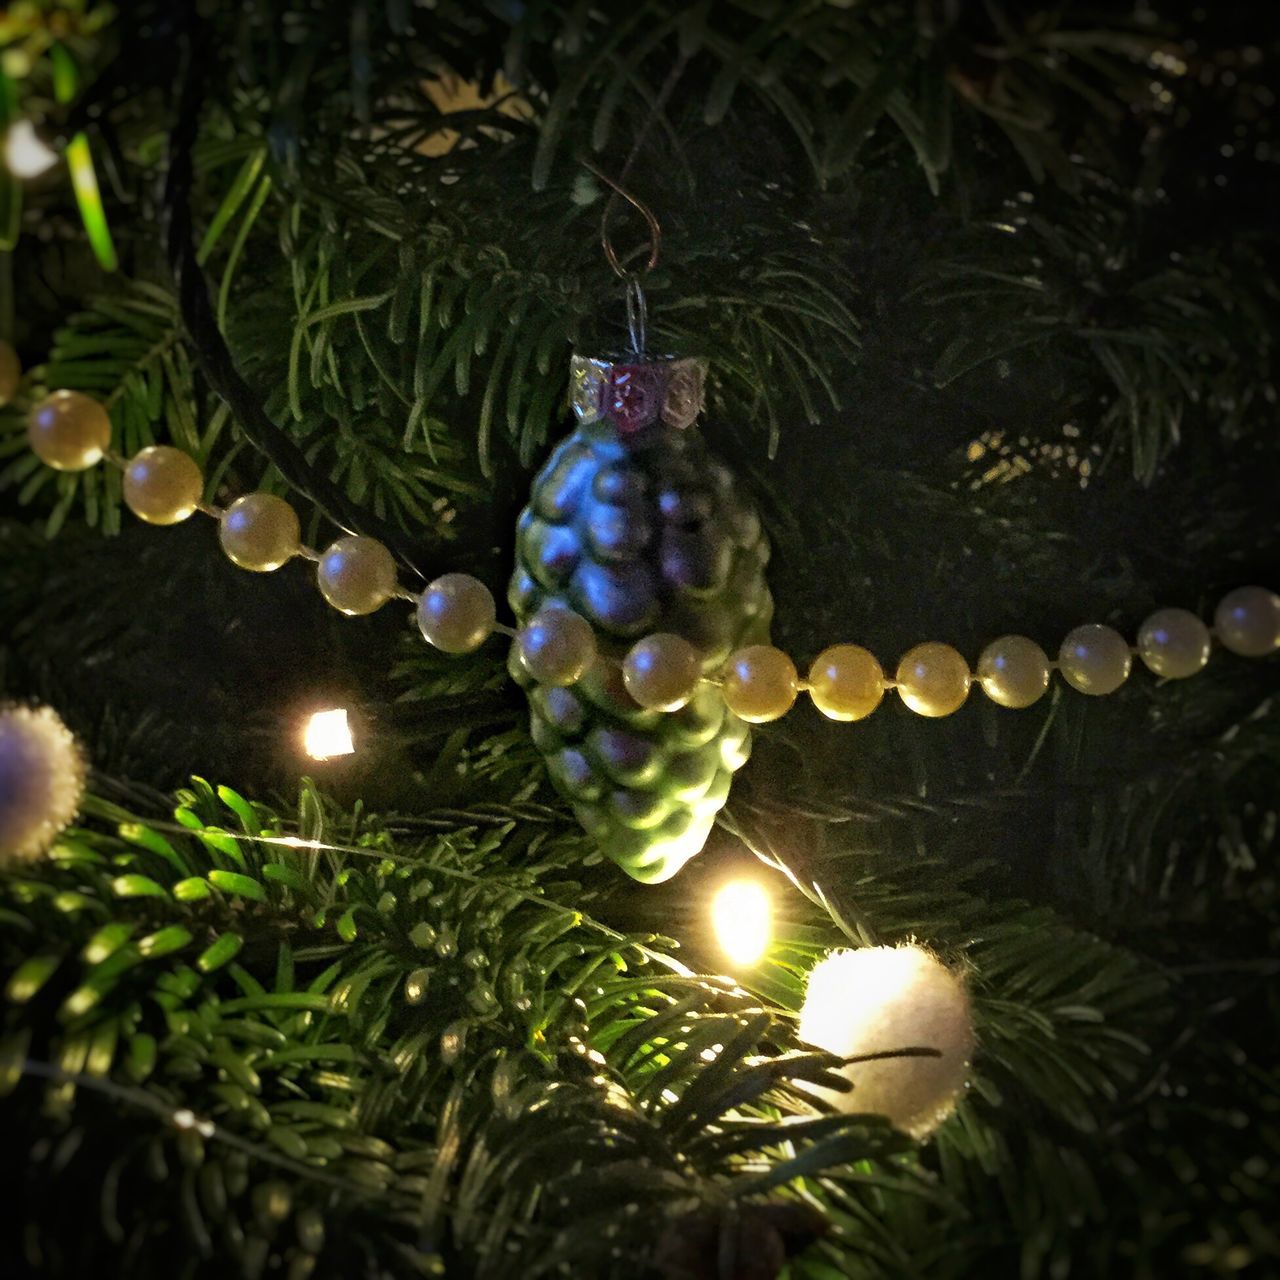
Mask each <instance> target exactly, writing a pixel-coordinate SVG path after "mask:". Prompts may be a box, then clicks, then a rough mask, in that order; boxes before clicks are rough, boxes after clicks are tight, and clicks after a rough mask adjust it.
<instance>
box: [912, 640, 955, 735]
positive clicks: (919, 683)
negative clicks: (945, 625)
mask: <svg viewBox="0 0 1280 1280" xmlns="http://www.w3.org/2000/svg"><path fill="white" fill-rule="evenodd" d="M972 680H973V677H972V676H971V675H970V673H969V664H968V663H967V662H966V661H965V660H964V656H963V655H962V654H961V653H960V652H959V651H958V650H956V649H953V648H952V647H951V646H950V645H949V644H941V643H939V642H938V641H937V640H926V641H925V642H924V644H918V645H916V647H915V648H914V649H910V650H908V651H907V653H906V654H905V656H904V657H903V659H902V661H901V662H899V663H898V671H897V681H898V696H899V697H900V698H901V699H902V701H903V702H905V703H906V704H907V706H908V707H910V708H911V710H912V711H914V712H915V713H916V714H917V715H922V716H932V717H935V718H936V717H938V716H949V715H950V714H951V713H952V712H953V711H958V710H959V709H960V708H961V707H962V706H964V701H965V699H966V698H967V697H968V696H969V685H970V683H971V682H972Z"/></svg>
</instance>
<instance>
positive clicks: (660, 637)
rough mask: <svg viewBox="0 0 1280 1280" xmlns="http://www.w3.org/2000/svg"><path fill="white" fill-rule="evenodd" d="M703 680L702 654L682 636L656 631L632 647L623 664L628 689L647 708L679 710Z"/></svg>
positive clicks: (624, 680) (624, 679)
mask: <svg viewBox="0 0 1280 1280" xmlns="http://www.w3.org/2000/svg"><path fill="white" fill-rule="evenodd" d="M701 679H702V655H701V654H700V653H699V652H698V651H697V649H695V648H694V647H693V645H691V644H690V643H689V642H688V641H687V640H686V639H685V638H684V637H683V636H678V635H674V634H673V633H671V632H666V631H662V632H658V633H657V634H656V635H652V636H646V637H645V638H644V639H643V640H641V641H640V642H639V643H638V644H635V645H633V646H632V647H631V651H630V652H629V653H628V654H627V656H626V658H625V659H624V660H623V663H622V683H623V684H625V685H626V687H627V692H628V693H629V694H630V695H631V696H632V698H634V699H635V701H636V702H638V703H639V704H640V705H641V706H642V707H644V708H646V709H647V710H649V711H679V709H680V708H681V707H683V706H684V705H685V703H687V702H688V701H689V699H690V698H692V697H693V694H694V690H695V689H697V687H698V681H699V680H701Z"/></svg>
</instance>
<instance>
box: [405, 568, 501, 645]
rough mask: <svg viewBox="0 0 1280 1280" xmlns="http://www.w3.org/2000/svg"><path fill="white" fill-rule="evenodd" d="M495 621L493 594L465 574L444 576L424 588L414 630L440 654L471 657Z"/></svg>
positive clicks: (447, 574)
mask: <svg viewBox="0 0 1280 1280" xmlns="http://www.w3.org/2000/svg"><path fill="white" fill-rule="evenodd" d="M497 620H498V610H497V606H496V605H495V604H494V602H493V593H492V592H491V591H490V590H489V588H488V587H486V586H485V585H484V583H483V582H481V581H480V579H479V578H473V577H472V576H471V575H470V574H469V573H446V574H445V575H444V576H443V577H440V578H437V579H436V580H435V581H434V582H432V583H430V584H429V585H428V586H427V589H426V590H425V591H424V592H423V593H422V599H421V600H420V601H419V602H418V628H419V630H420V631H421V632H422V634H423V637H424V638H425V639H426V641H427V643H428V644H431V645H434V646H435V647H436V648H437V649H439V650H440V651H441V652H442V653H471V652H473V651H474V650H476V649H478V648H479V647H480V646H481V645H482V644H484V642H485V641H486V640H487V639H488V638H489V636H490V635H491V634H492V632H493V628H494V624H495V623H496V622H497Z"/></svg>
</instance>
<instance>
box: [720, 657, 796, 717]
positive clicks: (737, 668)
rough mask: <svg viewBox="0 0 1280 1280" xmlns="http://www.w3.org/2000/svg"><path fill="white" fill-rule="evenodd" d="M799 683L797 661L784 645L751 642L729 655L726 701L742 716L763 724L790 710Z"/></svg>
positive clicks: (725, 683)
mask: <svg viewBox="0 0 1280 1280" xmlns="http://www.w3.org/2000/svg"><path fill="white" fill-rule="evenodd" d="M799 687H800V677H799V676H798V675H797V674H796V667H795V663H794V662H792V661H791V659H790V658H788V657H787V655H786V654H785V653H783V652H782V650H781V649H775V648H774V647H773V646H772V645H770V644H752V645H748V646H747V647H746V648H745V649H739V650H738V651H737V652H736V653H734V654H732V655H730V658H729V665H728V668H727V669H726V671H725V676H724V701H725V705H726V706H727V707H728V708H729V710H730V711H732V712H733V714H734V715H736V716H738V717H739V718H740V719H742V720H746V721H747V722H748V723H749V724H763V723H764V722H765V721H766V720H777V719H778V717H779V716H785V715H786V714H787V712H788V711H790V710H791V708H792V706H793V705H794V703H795V700H796V693H797V692H798V690H799Z"/></svg>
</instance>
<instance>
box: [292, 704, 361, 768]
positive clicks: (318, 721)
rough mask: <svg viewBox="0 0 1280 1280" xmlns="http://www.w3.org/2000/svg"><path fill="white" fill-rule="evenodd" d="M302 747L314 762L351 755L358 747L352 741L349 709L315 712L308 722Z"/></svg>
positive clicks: (338, 708) (340, 708)
mask: <svg viewBox="0 0 1280 1280" xmlns="http://www.w3.org/2000/svg"><path fill="white" fill-rule="evenodd" d="M302 747H303V750H304V751H305V752H306V753H307V755H309V756H310V757H311V758H312V759H313V760H332V759H333V758H334V757H335V756H349V755H351V754H352V752H354V751H355V749H356V745H355V743H354V742H353V741H352V740H351V726H350V724H348V723H347V709H346V708H345V707H335V708H334V709H333V710H331V711H317V712H315V713H314V714H313V715H312V716H311V717H310V718H309V719H308V720H307V727H306V729H305V730H304V732H303V735H302Z"/></svg>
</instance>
